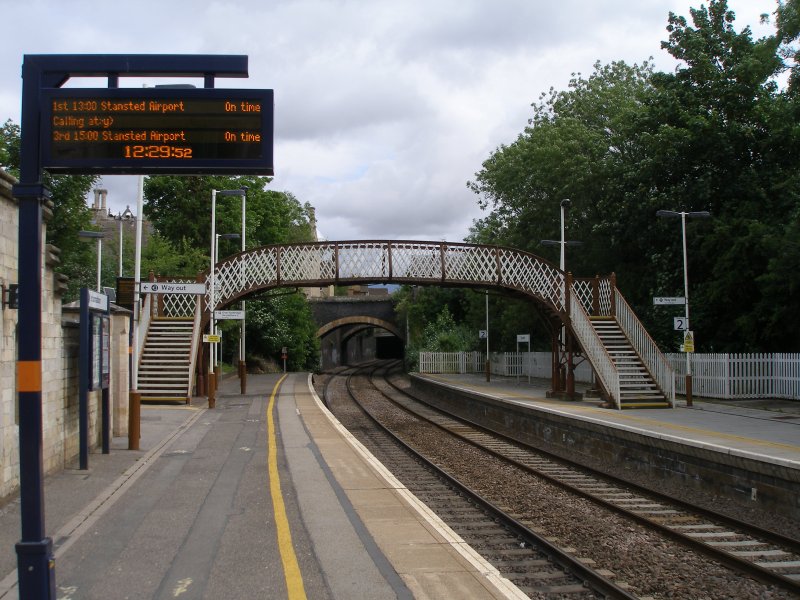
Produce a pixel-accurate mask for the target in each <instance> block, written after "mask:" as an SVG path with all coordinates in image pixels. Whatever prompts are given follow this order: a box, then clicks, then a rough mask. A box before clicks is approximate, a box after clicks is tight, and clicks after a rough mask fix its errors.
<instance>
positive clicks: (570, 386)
mask: <svg viewBox="0 0 800 600" xmlns="http://www.w3.org/2000/svg"><path fill="white" fill-rule="evenodd" d="M571 203H572V202H571V201H570V199H569V198H564V199H563V200H562V201H561V203H560V204H561V239H560V240H542V241H541V242H540V244H542V246H559V247H560V250H559V259H558V268H559V269H561V273H562V277H564V285H563V287H562V296H561V303H562V304H563V305H564V306H565V307H566V306H567V252H566V248H567V246H580V245H581V244H583V242H578V241H573V240H567V237H566V236H567V211H569V207H570V204H571ZM561 342H562V345H563V346H566V343H567V340H566V327H564V326H563V325H562V326H561ZM557 348H558V346H557V344H556V342H555V340H553V353H554V356H553V377H552V379H553V386H554V387H555V385H556V381H557V380H556V373H557V372H558V373H559V376H558V381H559V383H558V389H559V390H562V389H564V388H563V383H564V382H562V381H561V379H562V377H561V375H560V371H561V369H560V361H561V358H560V357H559V358H558V363H559V364H556V362H555V361H556V357H555V351H556V349H557ZM568 362H569V364H568V365H567V366H568V373H567V381H566V386H567V394H570V395H572V393H573V392H574V391H575V390H574V385H575V383H574V378H573V372H572V346H571V345H570V347H569V356H568ZM555 391H556V390H555V389H554V390H553V392H555Z"/></svg>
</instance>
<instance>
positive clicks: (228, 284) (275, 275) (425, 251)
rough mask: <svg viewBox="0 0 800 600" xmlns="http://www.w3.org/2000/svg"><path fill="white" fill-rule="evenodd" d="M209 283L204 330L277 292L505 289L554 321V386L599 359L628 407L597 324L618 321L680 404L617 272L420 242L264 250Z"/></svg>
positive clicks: (606, 386)
mask: <svg viewBox="0 0 800 600" xmlns="http://www.w3.org/2000/svg"><path fill="white" fill-rule="evenodd" d="M212 281H213V282H214V286H213V289H214V290H216V292H215V294H214V296H215V297H214V298H212V286H211V282H212ZM206 282H207V285H206V289H207V291H206V295H205V298H204V300H205V302H204V305H203V310H202V323H203V325H204V326H205V324H206V323H207V322H208V321H209V318H210V312H209V308H210V307H212V306H216V308H217V309H222V308H225V307H228V306H232V305H234V304H235V303H237V302H238V301H239V300H240V299H245V298H247V297H248V296H250V295H253V294H255V293H257V292H260V291H263V290H269V289H273V288H282V287H324V286H329V285H351V284H370V283H372V284H389V283H395V284H413V285H435V286H454V287H472V288H480V289H492V290H496V291H501V292H503V293H506V294H512V295H515V296H518V297H523V298H527V299H529V300H530V301H531V302H534V303H536V304H537V305H538V306H539V307H540V308H541V309H542V312H543V313H544V314H545V315H546V316H547V319H548V322H549V323H550V329H551V331H552V335H553V336H554V344H553V347H554V349H556V350H557V352H555V353H554V356H558V357H559V358H558V359H557V360H554V365H553V387H554V389H559V388H558V387H557V386H560V385H561V383H559V376H558V373H559V371H560V370H562V367H563V366H564V365H565V366H566V370H567V372H568V374H567V377H566V385H567V387H568V390H567V391H570V390H569V386H571V384H572V381H571V371H572V366H573V355H574V354H578V353H580V354H582V355H583V357H584V358H585V359H586V360H588V361H589V362H590V363H591V365H592V367H593V368H594V371H595V373H596V375H597V380H598V383H599V384H600V385H601V387H602V389H603V391H604V392H605V394H606V396H607V397H608V399H609V400H611V401H612V402H614V403H615V405H616V406H618V407H620V408H621V407H622V406H623V404H625V403H626V402H627V401H630V400H631V398H627V399H626V398H625V393H626V392H625V386H626V378H627V377H629V375H628V374H626V373H625V370H624V369H623V368H622V367H621V366H620V361H619V360H617V357H616V356H615V354H614V353H615V350H614V349H613V348H612V347H611V346H610V344H611V343H610V342H609V341H608V340H606V339H603V337H602V335H601V333H599V332H598V329H597V327H596V325H597V323H598V322H599V321H615V322H616V324H617V325H618V326H619V329H620V330H621V333H622V335H623V336H624V337H625V338H626V342H629V344H630V346H631V347H632V348H633V353H635V354H636V355H638V357H640V358H641V362H642V363H643V365H644V369H645V370H646V372H647V375H648V376H649V378H650V379H651V380H652V381H653V382H654V384H655V386H656V387H657V388H658V390H659V392H660V393H661V394H663V396H662V398H666V399H667V400H668V401H671V402H672V403H673V404H674V373H673V371H672V369H671V368H670V366H669V364H668V363H667V361H666V359H665V357H664V356H663V354H662V353H661V351H660V350H659V349H658V347H657V346H656V344H655V343H654V342H653V341H652V339H651V338H650V336H649V335H648V334H647V332H646V331H645V329H644V327H643V326H642V324H641V323H640V322H639V320H638V318H637V317H636V315H635V314H634V313H633V311H632V310H631V309H630V307H629V306H628V304H627V303H626V302H625V300H624V298H623V297H622V295H621V294H620V292H619V290H618V289H617V288H616V286H615V280H614V277H613V275H612V276H610V277H596V278H592V279H573V278H572V276H571V275H570V274H568V273H564V272H563V271H561V270H560V269H559V268H558V267H557V266H556V265H554V264H553V263H551V262H549V261H547V260H545V259H543V258H540V257H538V256H536V255H534V254H530V253H528V252H524V251H521V250H516V249H513V248H505V247H498V246H486V245H476V244H464V243H450V242H421V241H344V242H315V243H306V244H288V245H275V246H263V247H260V248H254V249H252V250H248V251H246V252H242V253H239V254H235V255H232V256H229V257H227V258H225V259H224V260H222V261H220V262H219V263H217V265H216V266H215V269H214V272H213V273H212V274H210V276H208V275H207V277H206ZM562 325H563V326H564V327H562ZM562 331H563V332H565V333H562ZM557 363H559V364H557ZM561 381H562V383H563V378H561ZM634 399H635V400H641V399H642V398H639V397H636V398H634ZM631 404H633V402H631Z"/></svg>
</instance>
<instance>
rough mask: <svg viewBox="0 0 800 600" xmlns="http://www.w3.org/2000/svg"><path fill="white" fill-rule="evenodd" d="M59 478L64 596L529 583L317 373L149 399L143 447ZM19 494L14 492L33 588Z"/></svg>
mask: <svg viewBox="0 0 800 600" xmlns="http://www.w3.org/2000/svg"><path fill="white" fill-rule="evenodd" d="M127 443H128V441H127V438H114V440H113V443H112V448H111V453H110V454H108V455H103V454H99V453H94V452H93V453H91V454H90V456H89V469H88V470H84V471H81V470H78V469H72V470H69V469H68V470H66V471H63V472H61V473H57V474H54V475H52V476H48V477H46V479H45V507H46V508H45V511H46V516H47V518H46V531H47V535H48V536H50V537H51V538H52V539H53V545H54V553H55V559H56V561H55V579H56V592H57V597H58V598H62V599H64V600H79V599H94V598H103V599H105V598H159V599H162V598H163V599H166V598H175V597H180V598H231V599H238V598H247V599H250V598H290V599H292V600H294V599H299V598H306V597H307V598H315V599H325V598H331V599H338V598H341V599H344V598H347V599H351V598H370V599H377V600H381V599H389V598H401V599H410V598H441V599H443V600H447V599H455V598H459V599H461V598H479V599H499V598H523V597H525V596H524V595H523V594H521V592H519V590H518V589H517V588H516V587H515V586H513V585H512V584H511V583H510V582H508V581H507V580H506V579H505V578H503V577H502V576H501V575H500V574H499V573H498V572H497V570H496V569H495V568H494V567H492V566H491V565H489V564H488V563H486V562H485V561H484V560H483V559H482V558H481V557H480V556H478V555H477V554H476V553H474V552H473V551H472V550H471V548H470V547H469V546H468V545H467V544H465V543H464V542H463V540H461V539H460V538H459V537H458V536H457V535H456V534H455V533H454V532H453V531H452V530H450V529H449V528H448V527H447V526H446V525H445V524H444V523H442V522H440V521H439V520H438V519H437V518H436V516H435V515H434V514H433V513H432V512H431V511H430V510H429V509H427V507H425V506H424V505H423V504H421V503H420V502H419V501H418V500H417V499H416V498H415V497H414V496H413V495H412V494H411V493H410V492H408V490H406V488H405V487H404V486H403V485H402V484H401V483H400V482H399V481H397V480H396V479H395V478H394V477H393V476H392V475H391V473H389V472H388V471H387V470H386V469H385V468H384V467H383V466H382V465H381V464H380V463H379V462H378V461H376V460H375V459H374V457H372V456H371V455H370V454H369V453H368V452H367V451H366V450H365V449H364V448H363V447H361V445H360V444H359V443H358V442H357V441H356V440H355V439H354V438H353V437H352V436H351V435H350V434H349V433H348V432H347V431H346V430H344V429H343V428H342V427H341V425H339V424H338V422H337V421H336V420H335V419H334V418H333V417H332V416H331V415H330V413H328V411H327V410H326V409H325V408H324V406H323V405H322V403H321V402H320V401H319V398H318V397H317V396H316V394H315V393H314V391H313V387H312V385H311V378H310V377H309V376H308V374H300V373H297V374H289V375H288V376H287V377H286V378H285V379H282V376H281V375H278V374H274V375H259V376H253V375H250V376H249V377H248V390H247V393H246V394H244V395H241V394H240V393H239V381H238V379H237V378H231V379H227V380H225V379H223V381H222V382H221V384H220V388H219V390H218V397H217V402H216V407H215V408H214V409H209V408H207V402H206V399H205V398H200V397H197V398H193V399H192V402H191V404H189V405H182V404H181V405H169V404H145V405H143V406H142V416H141V441H140V449H139V450H135V451H134V450H128V449H127ZM19 527H20V515H19V502H18V501H14V500H13V499H12V501H10V502H7V503H6V504H4V505H3V506H0V599H2V600H12V599H16V598H17V597H18V588H17V586H16V576H17V574H16V554H15V550H14V544H15V543H16V542H18V541H19V537H20V533H19V531H20V530H19Z"/></svg>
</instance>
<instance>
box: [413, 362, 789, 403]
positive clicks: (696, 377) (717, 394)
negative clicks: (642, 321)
mask: <svg viewBox="0 0 800 600" xmlns="http://www.w3.org/2000/svg"><path fill="white" fill-rule="evenodd" d="M666 356H667V360H669V362H670V364H671V365H672V368H673V369H675V392H676V393H678V394H685V393H686V379H685V376H686V355H685V354H682V353H681V354H667V355H666ZM489 360H490V363H491V371H492V374H493V375H502V376H506V377H514V376H523V377H527V376H528V375H530V376H531V377H535V378H540V379H549V378H550V376H551V369H552V367H551V360H552V357H551V354H550V352H494V353H492V354H490V355H489ZM485 368H486V367H485V364H484V355H483V353H481V352H420V354H419V372H420V373H483V372H484V370H485ZM575 381H578V382H584V383H591V381H592V368H591V366H590V365H589V363H587V362H582V363H581V364H579V365H578V366H577V368H576V369H575ZM692 392H693V394H694V395H695V396H698V397H705V398H724V399H728V400H736V399H742V398H776V399H786V400H800V354H692Z"/></svg>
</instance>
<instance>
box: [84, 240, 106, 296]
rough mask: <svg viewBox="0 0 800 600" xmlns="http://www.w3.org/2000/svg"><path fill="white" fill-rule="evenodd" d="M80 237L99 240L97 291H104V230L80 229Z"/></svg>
mask: <svg viewBox="0 0 800 600" xmlns="http://www.w3.org/2000/svg"><path fill="white" fill-rule="evenodd" d="M78 237H79V238H81V239H82V240H97V291H98V292H102V291H103V288H102V287H101V285H100V268H101V266H102V264H103V238H104V237H105V234H104V233H103V232H102V231H79V232H78Z"/></svg>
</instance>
